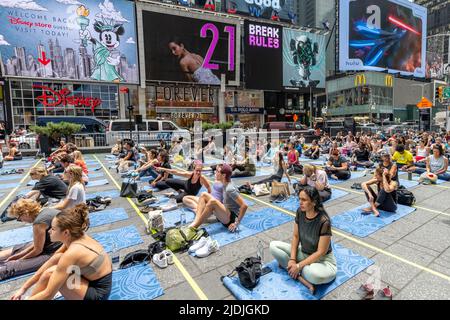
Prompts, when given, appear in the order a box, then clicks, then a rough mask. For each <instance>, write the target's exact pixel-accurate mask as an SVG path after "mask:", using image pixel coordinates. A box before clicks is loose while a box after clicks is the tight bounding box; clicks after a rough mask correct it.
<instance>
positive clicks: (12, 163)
mask: <svg viewBox="0 0 450 320" xmlns="http://www.w3.org/2000/svg"><path fill="white" fill-rule="evenodd" d="M35 162H37V160H34V159H31V160H20V161H5V162H3V167H4V168H7V167H15V168H16V167H19V166H31V165H32V164H33V165H34V163H35Z"/></svg>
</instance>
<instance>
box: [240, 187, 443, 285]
mask: <svg viewBox="0 0 450 320" xmlns="http://www.w3.org/2000/svg"><path fill="white" fill-rule="evenodd" d="M242 195H243V196H244V197H246V198H248V199H251V200H254V201H257V202H259V203H261V204H264V205H266V206H268V207H271V208H273V209H276V210H278V211H281V212H283V213H286V214H288V215H290V216H293V217H295V216H296V214H295V213H294V212H292V211H289V210H285V209H283V208H280V207H277V206H275V205H273V204H271V203H268V202H266V201H263V200H260V199H257V198H254V197H252V196H249V195H246V194H242ZM332 229H333V233H334V234H336V235H338V236H340V237H343V238H345V239H347V240H350V241H352V242H354V243H357V244H359V245H361V246H363V247H366V248H368V249H370V250H372V251H375V252H378V253H381V254H384V255H386V256H388V257H391V258H393V259H396V260H398V261H401V262H403V263H406V264H408V265H410V266H412V267H415V268H417V269H419V270H422V271H425V272H428V273H430V274H432V275H435V276H437V277H439V278H442V279H444V280H447V281H449V282H450V276H447V275H445V274H443V273H440V272H437V271H435V270H432V269H430V268H427V267H424V266H422V265H420V264H417V263H415V262H412V261H409V260H407V259H405V258H402V257H399V256H397V255H395V254H393V253H390V252H388V251H386V250H383V249H380V248H378V247H375V246H373V245H371V244H368V243H366V242H364V241H362V240H359V239H356V238H354V237H351V236H348V235H346V234H345V233H342V232H340V231H337V230H336V229H335V228H332Z"/></svg>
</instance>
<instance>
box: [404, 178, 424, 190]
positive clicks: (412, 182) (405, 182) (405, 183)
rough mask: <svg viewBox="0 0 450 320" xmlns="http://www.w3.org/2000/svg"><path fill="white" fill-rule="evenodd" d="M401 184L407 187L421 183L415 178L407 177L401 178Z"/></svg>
mask: <svg viewBox="0 0 450 320" xmlns="http://www.w3.org/2000/svg"><path fill="white" fill-rule="evenodd" d="M399 182H400V185H401V186H404V187H405V188H406V189H410V188H414V187H417V186H418V185H419V182H418V181H414V180H411V181H410V180H405V179H399Z"/></svg>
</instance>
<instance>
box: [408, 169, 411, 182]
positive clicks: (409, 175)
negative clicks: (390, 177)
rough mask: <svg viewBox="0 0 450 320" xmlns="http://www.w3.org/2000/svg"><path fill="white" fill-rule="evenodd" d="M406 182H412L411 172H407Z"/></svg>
mask: <svg viewBox="0 0 450 320" xmlns="http://www.w3.org/2000/svg"><path fill="white" fill-rule="evenodd" d="M408 180H409V181H411V180H412V172H411V171H408Z"/></svg>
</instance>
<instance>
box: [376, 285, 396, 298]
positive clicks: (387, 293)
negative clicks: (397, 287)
mask: <svg viewBox="0 0 450 320" xmlns="http://www.w3.org/2000/svg"><path fill="white" fill-rule="evenodd" d="M392 295H393V294H392V290H391V288H389V286H387V287H386V288H384V289H383V290H378V292H377V295H376V296H375V300H392Z"/></svg>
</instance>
